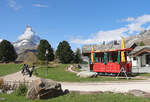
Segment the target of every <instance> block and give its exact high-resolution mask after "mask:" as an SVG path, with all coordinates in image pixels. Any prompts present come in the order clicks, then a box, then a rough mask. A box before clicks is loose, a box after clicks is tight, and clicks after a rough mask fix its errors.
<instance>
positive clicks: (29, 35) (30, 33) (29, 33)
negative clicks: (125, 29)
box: [18, 26, 37, 40]
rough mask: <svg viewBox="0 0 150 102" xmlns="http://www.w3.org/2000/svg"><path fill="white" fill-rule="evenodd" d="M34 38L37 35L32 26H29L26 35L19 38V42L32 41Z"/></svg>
mask: <svg viewBox="0 0 150 102" xmlns="http://www.w3.org/2000/svg"><path fill="white" fill-rule="evenodd" d="M34 37H37V35H36V34H35V32H34V31H33V30H32V28H31V27H30V26H27V27H26V29H25V31H24V33H23V34H22V35H21V36H19V38H18V40H30V39H32V38H34Z"/></svg>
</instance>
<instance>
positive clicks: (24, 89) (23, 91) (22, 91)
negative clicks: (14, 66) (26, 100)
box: [16, 84, 28, 96]
mask: <svg viewBox="0 0 150 102" xmlns="http://www.w3.org/2000/svg"><path fill="white" fill-rule="evenodd" d="M27 90H28V89H27V86H26V85H25V84H20V85H19V87H18V89H17V90H16V94H17V96H25V95H26V93H27Z"/></svg>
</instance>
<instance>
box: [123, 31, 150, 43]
mask: <svg viewBox="0 0 150 102" xmlns="http://www.w3.org/2000/svg"><path fill="white" fill-rule="evenodd" d="M125 41H126V43H127V44H129V43H139V42H141V41H142V42H143V43H144V44H145V45H150V30H144V31H142V32H140V33H139V34H138V35H135V36H129V37H127V38H126V39H125Z"/></svg>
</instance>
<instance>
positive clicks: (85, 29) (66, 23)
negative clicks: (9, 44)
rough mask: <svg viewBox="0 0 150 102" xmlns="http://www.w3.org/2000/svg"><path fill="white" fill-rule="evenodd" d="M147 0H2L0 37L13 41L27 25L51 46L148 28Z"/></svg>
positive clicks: (79, 43)
mask: <svg viewBox="0 0 150 102" xmlns="http://www.w3.org/2000/svg"><path fill="white" fill-rule="evenodd" d="M149 4H150V0H1V1H0V38H1V39H7V40H9V41H16V40H17V38H18V37H19V36H20V35H21V34H22V33H23V31H24V29H25V27H26V26H27V25H30V26H32V28H33V30H34V31H35V32H36V34H37V35H39V36H40V37H41V38H43V39H47V40H48V41H49V42H50V43H51V45H52V46H53V47H54V48H57V45H58V43H59V42H60V41H62V40H67V41H68V42H70V45H71V47H72V49H76V48H77V47H81V46H82V45H84V44H95V43H100V42H101V41H109V40H113V39H120V36H129V35H135V34H137V33H138V32H140V31H141V30H143V29H149V28H150V6H149Z"/></svg>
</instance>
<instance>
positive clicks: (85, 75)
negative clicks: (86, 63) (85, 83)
mask: <svg viewBox="0 0 150 102" xmlns="http://www.w3.org/2000/svg"><path fill="white" fill-rule="evenodd" d="M77 76H78V77H81V78H92V77H96V76H97V73H96V72H89V71H83V72H79V73H77Z"/></svg>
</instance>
